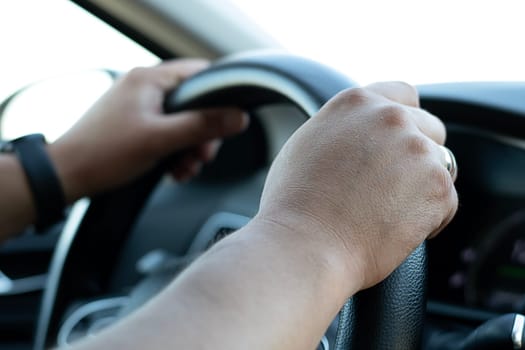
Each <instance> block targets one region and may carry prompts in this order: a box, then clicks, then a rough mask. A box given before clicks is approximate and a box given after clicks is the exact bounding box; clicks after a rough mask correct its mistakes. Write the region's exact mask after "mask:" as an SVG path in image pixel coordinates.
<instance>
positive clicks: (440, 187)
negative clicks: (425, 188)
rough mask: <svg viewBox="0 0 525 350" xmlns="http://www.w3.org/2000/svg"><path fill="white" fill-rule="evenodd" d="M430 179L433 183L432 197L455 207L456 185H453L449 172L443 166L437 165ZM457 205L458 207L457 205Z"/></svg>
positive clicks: (432, 170)
mask: <svg viewBox="0 0 525 350" xmlns="http://www.w3.org/2000/svg"><path fill="white" fill-rule="evenodd" d="M429 178H430V180H431V182H432V189H433V190H432V191H431V195H432V197H433V198H435V199H437V200H438V201H441V202H445V203H447V204H451V205H454V199H453V194H454V192H455V190H454V184H453V183H452V179H451V177H450V174H449V173H448V170H447V169H446V168H445V167H444V166H443V165H441V164H436V165H434V166H433V167H432V168H431V172H430V177H429ZM456 202H457V199H456ZM455 205H456V206H457V204H455Z"/></svg>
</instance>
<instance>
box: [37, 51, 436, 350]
mask: <svg viewBox="0 0 525 350" xmlns="http://www.w3.org/2000/svg"><path fill="white" fill-rule="evenodd" d="M353 86H355V83H353V82H352V81H351V80H349V79H348V78H346V77H345V76H343V75H342V74H340V73H338V72H336V71H334V70H332V69H330V68H328V67H326V66H323V65H321V64H319V63H316V62H313V61H310V60H307V59H304V58H300V57H296V56H291V55H287V54H269V53H265V54H260V53H259V54H252V55H243V56H237V57H231V58H227V59H224V60H222V61H219V62H217V63H216V64H214V65H213V66H212V67H210V68H209V69H207V70H205V71H203V72H201V73H199V74H197V75H195V76H194V77H192V78H190V79H189V80H187V81H185V82H184V83H182V84H181V85H180V86H179V87H178V89H177V90H175V91H173V92H172V93H170V94H168V95H167V97H166V99H165V106H164V107H165V110H166V111H167V112H175V111H179V110H183V109H189V108H199V107H211V106H219V105H237V106H239V107H242V108H244V109H246V110H248V111H251V110H254V109H255V108H257V107H260V106H263V105H268V104H272V103H277V102H288V103H291V104H293V105H295V106H296V107H298V108H299V109H300V110H302V112H304V114H305V115H306V116H307V117H313V116H314V115H315V114H316V112H317V111H318V110H319V109H320V108H321V106H322V105H323V104H324V103H325V102H327V101H328V100H329V99H330V98H331V97H333V96H334V95H335V94H337V93H338V92H339V91H341V90H343V89H346V88H349V87H353ZM164 170H165V167H164V166H163V164H159V165H158V166H157V167H156V168H155V169H153V170H152V171H150V172H149V173H147V174H146V175H144V176H143V177H141V178H140V179H138V180H137V181H135V182H134V183H133V184H131V185H129V186H126V187H123V188H119V189H116V190H114V191H111V192H108V193H105V194H103V195H100V196H98V197H95V198H92V199H91V201H88V200H83V201H82V202H79V203H77V204H76V205H75V207H74V208H73V210H72V211H71V214H70V218H69V220H68V222H67V223H66V226H65V228H64V232H63V234H62V236H61V238H60V240H59V242H58V244H57V247H56V250H55V254H54V257H53V260H52V263H51V268H50V274H49V280H48V284H47V287H46V290H45V292H44V297H43V301H42V306H41V310H40V315H39V320H38V325H37V333H36V339H35V347H34V349H35V350H43V349H45V348H47V347H48V346H53V345H54V344H53V341H54V340H55V339H56V336H57V333H58V329H59V325H60V321H61V318H62V316H63V315H64V312H65V311H66V308H67V307H68V306H69V305H70V304H71V303H72V302H73V301H74V300H78V299H79V298H88V297H94V296H97V295H101V294H103V293H104V291H106V290H107V289H108V285H109V281H110V278H111V274H112V268H111V267H114V266H115V264H116V259H117V257H118V255H119V254H118V252H119V251H120V248H121V247H122V246H123V244H124V242H125V240H126V239H127V236H128V233H129V231H130V228H131V226H132V225H133V223H134V221H135V218H136V217H137V216H138V214H139V212H140V211H141V209H142V207H143V205H144V203H145V201H146V200H147V198H148V195H149V194H150V193H151V192H152V190H153V188H154V187H155V186H156V184H157V183H158V182H159V180H160V179H161V177H162V176H163V173H164ZM93 257H96V258H95V259H94V258H93ZM86 261H89V263H86ZM108 267H109V268H108ZM87 281H89V282H87ZM425 285H426V253H425V247H424V245H422V246H420V247H418V249H417V250H416V251H415V252H414V253H413V254H412V255H411V256H409V257H408V259H407V260H406V261H405V262H404V263H403V264H402V265H401V266H400V267H399V268H398V269H397V270H396V271H394V272H393V273H392V275H390V276H389V278H387V279H386V280H385V281H383V282H382V283H381V284H379V285H377V286H375V287H373V288H371V289H368V290H365V291H362V292H360V293H358V294H356V295H355V296H354V297H352V298H351V299H350V300H349V301H348V302H347V303H346V304H345V306H344V307H343V308H342V310H341V312H340V315H339V326H338V331H337V338H336V344H335V349H337V350H343V349H344V350H346V349H350V348H351V349H386V348H388V349H417V348H419V346H420V341H421V331H422V325H423V318H424V310H425Z"/></svg>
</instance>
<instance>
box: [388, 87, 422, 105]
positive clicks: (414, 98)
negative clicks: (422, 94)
mask: <svg viewBox="0 0 525 350" xmlns="http://www.w3.org/2000/svg"><path fill="white" fill-rule="evenodd" d="M393 84H396V85H398V86H399V88H400V89H402V90H403V91H405V92H406V96H409V97H410V101H411V105H412V106H419V92H418V91H417V89H416V87H415V86H414V85H411V84H409V83H406V82H404V81H395V82H393Z"/></svg>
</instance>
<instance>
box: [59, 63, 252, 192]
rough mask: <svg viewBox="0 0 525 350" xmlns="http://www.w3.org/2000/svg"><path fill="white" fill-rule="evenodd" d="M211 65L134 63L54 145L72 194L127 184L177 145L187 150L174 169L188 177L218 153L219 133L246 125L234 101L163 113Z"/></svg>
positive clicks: (236, 130) (61, 176)
mask: <svg viewBox="0 0 525 350" xmlns="http://www.w3.org/2000/svg"><path fill="white" fill-rule="evenodd" d="M207 66H208V64H207V63H206V62H205V61H203V60H178V61H172V62H167V63H162V64H160V65H158V66H155V67H151V68H136V69H134V70H132V71H131V72H129V73H128V74H126V75H125V76H124V77H122V78H121V79H119V80H118V81H117V82H116V83H115V85H114V86H113V87H112V88H111V89H110V90H109V91H108V92H107V93H106V94H105V95H104V96H103V97H102V98H101V99H100V100H99V101H98V102H97V103H96V104H95V105H94V106H93V107H92V108H91V109H90V110H89V111H88V112H87V113H86V115H85V116H84V117H83V118H82V119H81V120H80V121H79V122H78V123H77V124H76V125H74V126H73V128H71V129H70V130H69V131H68V132H67V133H66V134H64V135H63V136H62V137H61V138H60V139H58V140H57V141H56V142H55V143H53V144H52V145H50V147H49V153H50V155H51V158H52V159H53V161H54V163H55V166H56V168H57V172H58V174H59V177H60V178H61V180H62V184H63V187H64V191H65V193H66V197H67V198H68V201H69V202H71V201H73V200H75V199H77V198H80V197H82V196H86V195H93V194H96V193H99V192H102V191H104V190H107V189H110V188H112V187H115V186H119V185H123V184H126V183H128V182H130V181H132V180H133V179H135V178H136V177H137V176H139V175H141V174H142V173H144V172H145V171H147V170H148V169H150V168H151V167H153V165H154V164H156V162H158V161H159V160H160V159H162V158H164V157H166V156H168V155H170V154H172V153H173V152H175V151H178V150H186V151H185V153H184V154H183V155H182V156H181V158H180V159H179V161H178V162H177V163H176V164H175V165H174V167H173V173H174V174H175V176H176V177H177V178H178V179H179V180H184V179H187V178H188V177H190V176H192V175H195V174H196V173H197V172H198V171H199V169H200V166H201V164H202V162H206V161H209V160H210V159H212V158H213V157H214V155H215V153H216V151H217V148H218V146H219V143H220V141H219V139H220V138H223V137H226V136H229V135H232V134H235V133H238V132H240V131H242V130H243V129H244V128H245V127H246V126H247V123H248V120H247V117H246V116H245V115H244V114H243V113H242V112H241V111H239V110H237V109H233V108H225V109H208V110H202V111H188V112H182V113H176V114H173V115H165V114H164V113H163V111H162V102H163V99H164V96H165V94H166V92H167V91H168V90H171V89H173V88H174V87H176V86H177V85H178V84H179V83H180V82H181V81H183V80H184V79H186V78H188V77H189V76H191V75H193V74H195V73H197V72H198V71H200V70H202V69H204V68H206V67H207Z"/></svg>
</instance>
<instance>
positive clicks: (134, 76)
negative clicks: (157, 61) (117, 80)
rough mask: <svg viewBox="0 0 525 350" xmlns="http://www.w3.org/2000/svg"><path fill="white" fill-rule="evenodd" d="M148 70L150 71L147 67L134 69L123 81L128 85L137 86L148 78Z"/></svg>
mask: <svg viewBox="0 0 525 350" xmlns="http://www.w3.org/2000/svg"><path fill="white" fill-rule="evenodd" d="M148 70H149V69H148V68H145V67H136V68H133V69H131V70H130V71H129V72H128V73H127V74H126V75H124V77H123V80H124V82H126V83H128V84H136V83H138V82H140V81H143V80H144V79H145V78H146V77H147V76H148Z"/></svg>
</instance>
